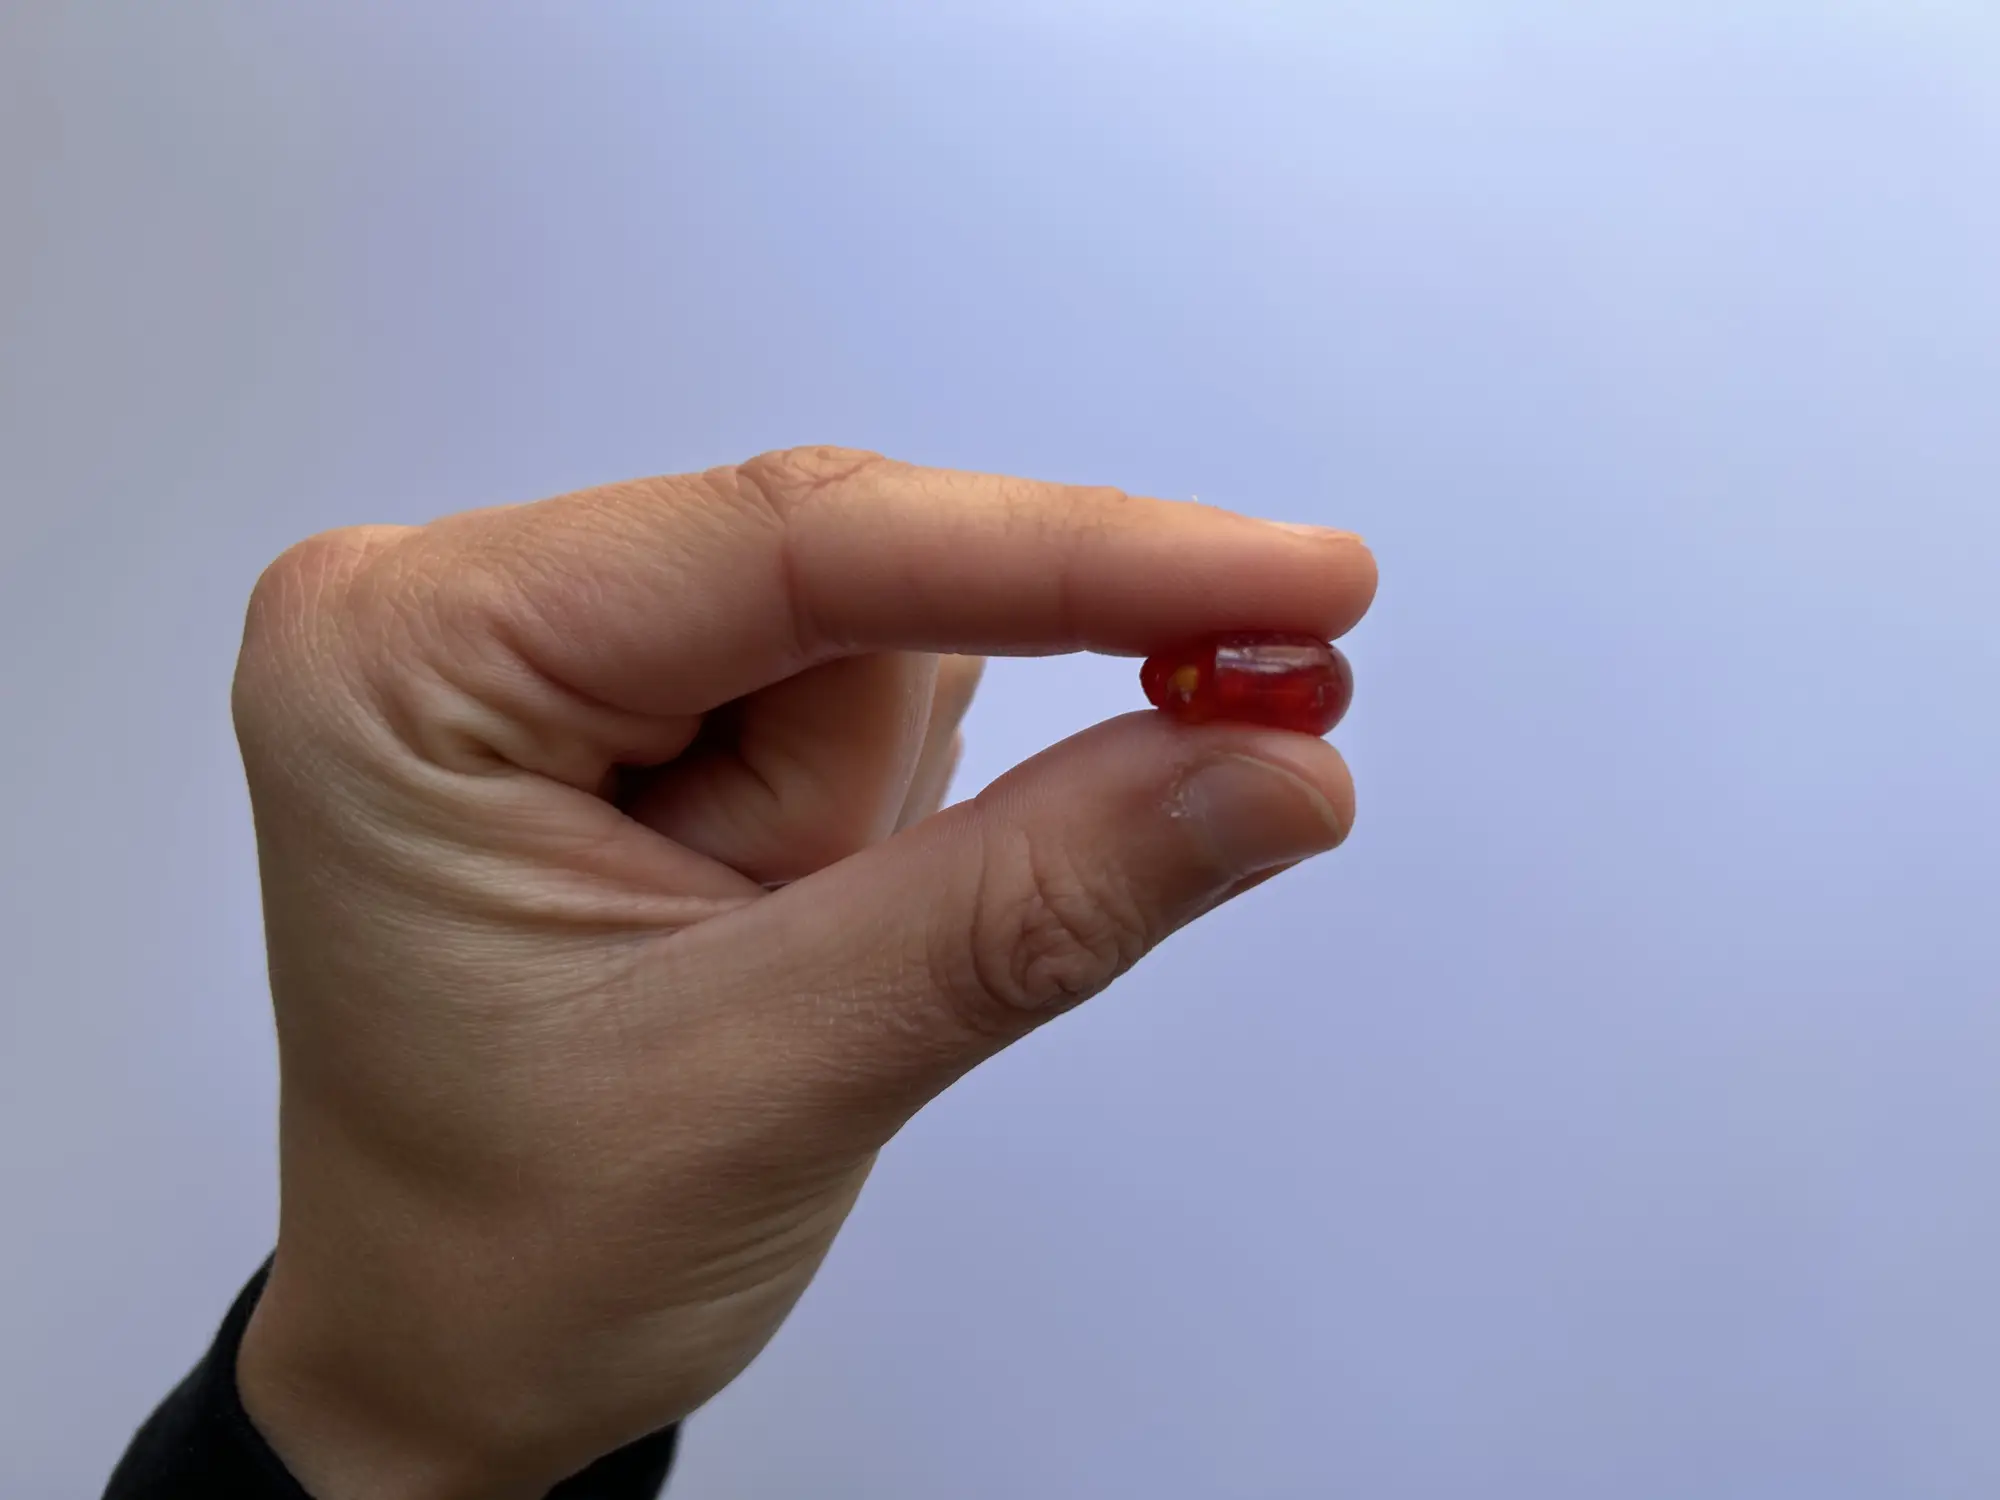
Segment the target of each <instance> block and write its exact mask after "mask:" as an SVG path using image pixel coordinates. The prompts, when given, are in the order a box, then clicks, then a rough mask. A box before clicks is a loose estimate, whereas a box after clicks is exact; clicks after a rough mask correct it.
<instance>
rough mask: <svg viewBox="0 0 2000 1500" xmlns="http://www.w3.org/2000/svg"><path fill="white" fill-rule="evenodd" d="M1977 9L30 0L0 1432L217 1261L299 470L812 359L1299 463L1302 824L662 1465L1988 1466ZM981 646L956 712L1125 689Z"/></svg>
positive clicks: (1901, 4)
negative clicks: (1318, 817)
mask: <svg viewBox="0 0 2000 1500" xmlns="http://www.w3.org/2000/svg"><path fill="white" fill-rule="evenodd" d="M1996 80H2000V12H1997V11H1995V10H1994V9H1993V8H1992V7H1991V6H1990V5H1989V4H1985V3H1975V0H1968V3H1965V4H1962V5H1952V4H1945V3H1918V0H1880V3H1873V4H1863V3H1835V0H1824V3H1814V4H1806V3H1803V0H1800V3H1764V0H1679V3H1674V4H1666V3H1662V4H1641V3H1630V4H1628V3H1598V4H1587V5H1586V4H1581V3H1579V4H1569V5H1561V4H1553V3H1535V0H1450V3H1447V0H1396V3H1394V4H1388V3H1381V4H1372V5H1362V4H1345V3H1322V4H1304V3H1298V4H1289V5H1284V4H1270V3H1251V0H1235V3H1223V0H1215V3H1210V4H1205V5H1191V4H1172V3H1153V4H1137V3H1125V4H1114V3H1109V0H1061V3H1057V0H990V3H976V4H975V3H954V4H950V5H889V4H875V3H853V4H848V3H842V4H824V3H822V4H811V5H807V4H799V5H791V6H785V5H776V4H766V3H745V0H730V3H728V4H726V5H725V4H702V5H692V4H688V5H658V4H652V5H645V4H637V3H629V4H608V3H607V4H589V5H533V4H522V3H492V0H482V3H477V4H475V3H471V0H458V3H436V0H427V3H423V4H413V5H389V4H385V3H325V0H323V3H317V4H296V5H285V6H269V5H253V4H248V3H237V4H231V3H220V0H176V3H174V4H173V5H152V6H110V5H102V4H97V5H92V4H52V3H39V0H36V3H26V4H23V3H20V0H15V3H11V4H6V5H4V6H0V215H4V225H5V227H4V233H0V512H4V515H0V519H3V520H4V526H0V639H4V640H5V642H6V643H7V647H6V650H5V651H4V652H0V704H4V709H0V713H4V732H0V777H4V787H5V791H4V794H0V943H4V953H5V959H4V964H0V1218H4V1230H0V1492H4V1493H5V1494H7V1495H9V1496H21V1497H23V1500H35V1497H45V1496H46V1497H57V1496H72V1495H74V1496H86V1495H94V1494H95V1493H96V1492H97V1490H98V1487H99V1486H101V1484H102V1482H103V1478H104V1475H105V1474H106V1473H107V1472H108V1469H109V1467H110V1465H111V1463H112V1462H113V1460H114V1458H115V1456H116V1454H117V1452H118V1451H119V1449H120V1448H121V1447H122V1445H123V1442H124V1440H125V1438H126V1436H127V1434H128V1433H129V1431H130V1430H131V1428H132V1427H133V1426H134V1425H135V1424H136V1423H137V1422H138V1421H139V1420H140V1419H141V1418H142V1416H143V1415H144V1414H145V1412H146V1411H147V1410H148V1409H149V1408H150V1406H151V1405H152V1403H153V1402H154V1401H155V1400H156V1399H157V1398H158V1397H159V1396H160V1395H161V1394H162V1393H163V1392H164V1391H165V1390H166V1389H167V1388H168V1386H170V1385H171V1384H172V1383H173V1381H174V1380H176V1379H177V1378H178V1377H179V1375H180V1374H181V1372H182V1371H183V1370H184V1369H185V1367H186V1366H187V1364H188V1363H189V1362H190V1361H191V1360H192V1359H193V1358H194V1356H195V1355H196V1353H197V1352H198V1351H199V1349H200V1348H201V1347H202V1345H203V1343H204V1341H205V1340H206V1339H207V1338H208V1336H209V1334H210V1331H211V1330H212V1328H213V1325H214V1322H215V1320H216V1318H217V1317H218V1316H219V1315H220V1313H221V1311H222V1309H223V1307H224V1306H225V1304H226V1302H227V1300H228V1298H229V1296H230V1295H231V1294H232V1293H233V1291H234V1290H235V1288H236V1287H237V1286H238V1284H239V1283H240V1281H241V1280H242V1278H243V1277H244V1276H245V1275H246V1274H247V1273H248V1272H249V1271H250V1269H251V1268H252V1267H253V1266H254V1265H255V1264H256V1262H257V1261H258V1259H259V1258H260V1257H261V1256H262V1255H263V1253H264V1251H265V1249H266V1247H267V1244H268V1241H269V1237H270V1234H271V1231H272V1223H273V1210H274V1181H273V1142H272V1111H273V1104H274V1085H273V1058H272V1048H271V1042H270V1038H269V1034H268V1024H267V1019H266V1013H265V997H264V994H263V976H262V971H261V953H260V938H259V931H258V913H257V900H256V890H255V885H254V871H253V863H252V848H251V840H250V829H249V822H248V817H247V812H246V808H245V803H244V798H243V795H242V791H241V788H240V785H239V776H238V770H237V766H236V763H235V755H234V748H233V745H232V742H231V738H230V731H229V725H228V719H227V708H226V691H227V682H228V676H229V672H230V667H231V657H232V652H233V647H234V641H235V636H236V632H237V629H238V624H239V620H240V609H241V604H242V601H243V599H244V597H245V595H246V592H247V590H248V588H249V586H250V583H251V580H252V579H253V578H254V576H255V574H256V572H257V570H258V569H259V568H260V566H261V565H262V564H263V562H264V561H266V560H267V559H268V558H269V557H270V556H271V555H273V554H275V553H276V552H277V551H279V550H280V549H281V548H282V547H283V546H284V545H285V544H287V543H288V542H290V541H292V540H294V539H296V538H297V537H299V536H301V535H304V534H306V533H308V532H311V531H314V530H317V529H320V528H322V527H326V526H330V525H335V524H341V523H346V522H354V521H363V520H417V519H421V518H424V517H428V516H431V515H436V514H439V513H442V512H446V511H450V510H454V509H458V508H461V507H465V506H469V505H475V504H484V503H491V502H496V501H503V500H514V499H526V498H532V497H535V496H538V495H541V494H545V493H550V492H553V491H556V490H561V489H567V488H571V487H575V486H579V485H583V484H587V483H591V482H595V481H600V480H608V479H612V478H618V477H623V476H627V475H631V474H635V473H645V472H654V471H662V470H675V469H682V468H688V467H695V466H702V465H707V464H711V463H716V462H722V461H727V460H730V459H735V458H740V457H745V456H748V455H749V454H751V453H753V452H756V451H758V450H760V449H762V448H766V447H771V446H775V445H781V444H788V443H793V442H802V441H834V442H842V443H849V444H855V445H862V446H870V447H875V448H879V449H882V450H885V451H889V452H892V453H895V454H897V455H899V456H904V457H909V458H913V459H919V460H923V461H927V462H932V463H940V464H951V465H958V466H964V467H975V468H991V469H1004V470H1011V471H1016V472H1021V473H1027V474H1033V475H1039V476H1046V477H1055V478H1066V479H1076V480H1088V481H1103V482H1110V483H1117V484H1120V485H1124V486H1126V487H1128V488H1132V489H1138V490H1145V491H1149V492H1153V493H1159V494H1169V495H1188V494H1198V495H1200V496H1201V497H1202V498H1203V499H1205V500H1212V501H1216V502H1220V503H1225V504H1231V505H1235V506H1238V507H1241V508H1244V509H1247V510H1252V511H1258V512H1262V513H1265V514H1271V515H1278V516H1283V517H1287V518H1292V519H1301V520H1315V521H1324V522H1329V523H1335V524H1339V525H1342V526H1348V527H1352V528H1354V529H1357V530H1360V531H1362V532H1363V533H1365V534H1366V535H1367V536H1368V537H1369V538H1370V540H1371V541H1372V542H1373V543H1374V545H1375V547H1376V549H1377V551H1378V553H1379V555H1380V557H1381V560H1382V565H1383V571H1384V575H1385V580H1386V581H1385V585H1384V588H1383V590H1382V594H1381V600H1380V604H1379V606H1378V608H1377V610H1376V612H1375V614H1374V616H1373V617H1372V618H1371V619H1370V621H1369V622H1368V623H1367V624H1366V625H1365V626H1364V627H1363V628H1362V629H1361V630H1360V631H1358V632H1357V633H1356V634H1355V635H1354V636H1353V637H1352V638H1351V641H1350V645H1351V647H1352V650H1351V654H1352V656H1353V657H1354V659H1355V661H1356V664H1357V668H1358V671H1359V673H1360V681H1361V696H1360V698H1359V700H1358V703H1357V706H1356V709H1355V712H1354V714H1353V716H1352V718H1351V720H1350V722H1349V725H1348V726H1347V727H1345V728H1343V730H1342V731H1341V732H1340V735H1339V739H1340V742H1341V744H1342V746H1343V748H1344V749H1345V750H1346V751H1347V752H1348V754H1349V757H1350V759H1351V761H1352V762H1353V765H1354V767H1355V771H1356V775H1357V778H1358V780H1359V783H1360V787H1361V793H1362V819H1361V822H1360V825H1359V827H1358V829H1357V831H1356V834H1355V836H1354V838H1353V840H1352V841H1351V843H1350V844H1349V846H1348V847H1347V848H1346V849H1345V850H1344V851H1343V852H1342V853H1341V854H1340V855H1338V856H1336V857H1334V858H1332V859H1329V860H1325V861H1321V862H1319V863H1317V864H1316V865H1315V866H1313V867H1310V868H1308V869H1306V870H1304V871H1301V872H1299V873H1297V874H1295V875H1293V876H1291V877H1288V878H1287V879H1284V880H1282V881H1279V882H1277V883H1275V884H1273V885H1270V886H1267V887H1265V888H1264V889H1262V890H1260V891H1258V892H1257V893H1255V894H1254V895H1253V896H1251V897H1249V898H1247V899H1246V900H1244V901H1243V902H1241V903H1239V904H1238V905H1236V906H1235V907H1233V908H1231V909H1229V910H1228V911H1226V912H1224V913H1221V914H1219V915H1217V916H1215V917H1213V918H1211V919H1209V920H1207V921H1205V922H1204V923H1202V924H1201V925H1200V927H1199V929H1198V930H1196V931H1191V932H1189V933H1187V934H1184V935H1182V936H1181V937H1179V938H1177V939H1175V940H1174V941H1173V942H1172V943H1170V944H1169V945H1168V946H1167V947H1166V948H1165V949H1164V950H1163V951H1162V952H1161V953H1159V954H1158V955H1156V956H1155V957H1154V958H1152V959H1150V960H1149V961H1148V962H1147V963H1146V964H1144V965H1143V966H1142V968H1141V969H1140V970H1139V971H1138V972H1137V973H1136V974H1134V975H1133V976H1132V977H1131V978H1130V979H1128V980H1127V981H1126V982H1125V983H1123V984H1122V985H1121V986H1120V987H1119V988H1118V989H1117V990H1116V991H1114V993H1113V994H1112V995H1110V996H1107V997H1105V998H1104V999H1103V1000H1101V1001H1100V1002H1098V1003H1096V1004H1095V1005H1093V1006H1091V1007H1088V1008H1087V1009H1086V1010H1085V1011H1083V1012H1081V1013H1079V1014H1077V1015H1075V1016H1073V1017H1070V1018H1068V1019H1066V1020H1065V1021H1063V1022H1062V1023H1061V1024H1060V1025H1059V1026H1057V1027H1055V1028H1052V1029H1051V1030H1050V1031H1048V1032H1046V1033H1044V1034H1042V1035H1040V1036H1038V1037H1037V1038H1035V1039H1034V1040H1032V1041H1030V1042H1029V1043H1027V1044H1026V1045H1024V1046H1022V1047H1021V1048H1019V1049H1018V1050H1017V1051H1015V1052H1014V1053H1012V1054H1010V1055H1009V1056H1007V1057H1006V1058H1004V1059H1002V1060H1000V1061H998V1062H996V1063H994V1064H993V1065H991V1066H989V1067H988V1068H986V1069H984V1070H983V1071H981V1072H980V1073H979V1074H978V1075H976V1076H975V1077H973V1078H972V1079H970V1080H969V1081H968V1082H966V1083H965V1084H964V1085H963V1086H961V1087H959V1088H957V1089H955V1090H954V1091H952V1092H951V1093H950V1094H949V1095H948V1096H947V1097H946V1098H944V1099H943V1100H941V1101H940V1102H939V1103H938V1104H937V1105H936V1106H935V1107H933V1108H932V1109H931V1110H929V1111H928V1112H927V1113H926V1114H925V1115H924V1116H923V1117H922V1118H921V1119H920V1120H919V1121H918V1122H917V1124H916V1125H915V1126H914V1127H913V1128H912V1129H911V1130H910V1131H909V1132H908V1134H907V1135H906V1137H905V1138H904V1139H903V1140H902V1141H901V1142H899V1143H898V1145H897V1146H896V1147H895V1148H893V1149H892V1150H891V1151H890V1152H889V1153H888V1155H887V1157H886V1159H885V1161H884V1163H883V1166H882V1168H881V1170H880V1172H879V1173H878V1174H877V1177H876V1179H875V1181H874V1184H873V1186H872V1187H871V1189H870V1192H869V1193H868V1195H867V1197H866V1198H865V1199H864V1201H863V1203H862V1206H861V1209H860V1211H859V1212H858V1214H857V1215H856V1217H855V1220H854V1222H853V1225H852V1228H851V1230H850V1231H849V1233H848V1234H847V1235H846V1237H845V1238H844V1239H843V1240H842V1242H841V1244H840V1245H839V1247H838V1248H837V1249H836V1251H835V1253H834V1255H833V1257H832V1259H831V1262H830V1263H829V1265H828V1267H827V1269H826V1272H825V1274H824V1276H823V1277H822V1279H821V1281H820V1282H819V1284H818V1285H817V1287H816V1289H815V1290H814V1292H813V1293H812V1294H811V1295H810V1296H809V1298H808V1299H807V1301H806V1302H805V1304H804V1305H803V1307H802V1308H801V1309H800V1311H799V1313H798V1315H797V1316H796V1318H795V1319H794V1320H793V1322H792V1323H791V1324H790V1325H789V1326H788V1327H787V1328H786V1330H785V1331H784V1333H783V1334H782V1335H781V1336H780V1338H779V1339H778V1341H777V1342H776V1344H775V1345H774V1346H773V1347H772V1348H771V1350H770V1351H769V1353H768V1354H767V1355H766V1356H765V1358H764V1359H762V1360H761V1361H760V1362H759V1363H758V1364H757V1365H756V1366H755V1368H754V1369H753V1370H752V1371H751V1372H750V1374H749V1375H748V1376H747V1377H746V1378H744V1379H743V1380H742V1381H741V1382H740V1383H739V1384H738V1385H737V1386H736V1387H734V1388H733V1389H732V1390H730V1391H729V1392H728V1393H727V1394H726V1395H725V1396H724V1397H723V1398H722V1399H720V1400H719V1401H717V1402H716V1403H715V1404H714V1405H713V1406H712V1407H711V1408H710V1409H709V1410H708V1411H706V1412H705V1413H703V1414H702V1415H700V1416H699V1417H698V1418H697V1419H696V1420H695V1422H694V1423H693V1424H692V1426H691V1429H690V1436H689V1440H688V1444H687V1447H686V1454H685V1461H684V1465H683V1468H682V1471H681V1474H680V1477H679V1479H678V1480H677V1482H676V1484H675V1485H674V1486H672V1487H670V1491H671V1494H672V1495H673V1496H674V1500H747V1497H793V1496H804V1495H811V1496H814V1497H820V1500H833V1497H849V1496H851V1497H857V1500H860V1497H866V1500H935V1497H937V1496H940V1495H950V1496H952V1497H954V1500H1013V1497H1020V1496H1026V1495H1058V1496H1071V1495H1075V1496H1083V1495H1148V1496H1159V1497H1169V1496H1172V1497H1189V1500H1194V1497H1202V1500H1209V1497H1226V1496H1246V1497H1248V1496H1254V1497H1293V1496H1297V1497H1324V1496H1327V1495H1335V1494H1340V1495H1356V1496H1397V1497H1439V1500H1444V1497H1463V1496H1469V1495H1506V1496H1516V1495H1518V1496H1533V1497H1536V1500H1568V1497H1575V1500H1599V1497H1603V1496H1607V1495H1616V1496H1619V1497H1621V1500H1652V1497H1658V1500H1669V1497H1672V1500H1680V1497H1686V1496H1690V1495H1701V1496H1703V1497H1705V1500H1729V1497H1756V1500H1769V1497H1772V1496H1812V1497H1815V1500H1827V1497H1842V1496H1854V1497H1881V1496H1897V1497H1900V1500H1927V1497H1939V1500H1944V1497H1962V1496H1970V1495H1990V1494H1994V1493H1996V1492H2000V1417H1996V1411H2000V1086H1997V1085H2000V910H1996V908H2000V868H1996V863H1997V862H2000V710H1996V707H1995V693H1996V677H2000V670H1996V669H2000V83H1996ZM1132 675H1133V674H1132V668H1131V664H1130V663H1125V662H1105V661H1096V660H1089V659H1074V660H1064V661H1037V662H1011V663H1002V664H999V665H997V666H996V668H995V670H994V671H993V673H992V674H991V677H990V679H989V688H988V691H987V693H986V696H985V699H984V701H983V702H982V704H981V705H980V706H979V707H978V708H977V709H976V710H975V713H974V715H973V719H972V722H971V725H970V731H971V745H972V749H971V756H970V760H969V762H968V764H967V766H966V768H965V771H964V774H963V777H962V786H963V787H964V788H966V789H970V788H971V787H974V786H976V785H978V784H979V783H981V782H982V781H984V780H985V779H987V778H989V777H991V776H992V775H993V774H995V773H996V772H997V771H998V770H999V769H1001V768H1002V767H1004V766H1005V765H1007V764H1010V763H1011V762H1013V761H1015V760H1016V759H1018V758H1020V757H1021V756H1023V755H1025V754H1027V753H1029V752H1030V751H1032V750H1033V749H1035V748H1038V747H1039V746H1041V745H1043V744H1046V743H1048V742H1049V741H1051V740H1053V739H1056V738H1058V737H1060V736H1061V735H1063V734H1066V733H1068V732H1070V731H1071V730H1073V729H1076V728H1079V727H1081V726H1082V725H1084V724H1085V723H1087V722H1089V721H1091V720H1092V719H1093V718H1095V717H1099V716H1102V715H1105V714H1107V713H1110V712H1114V711H1122V710H1123V709H1125V708H1127V707H1130V706H1132V705H1133V704H1134V703H1135V702H1136V701H1137V689H1136V686H1135V684H1134V682H1133V680H1132Z"/></svg>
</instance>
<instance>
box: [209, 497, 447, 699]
mask: <svg viewBox="0 0 2000 1500" xmlns="http://www.w3.org/2000/svg"><path fill="white" fill-rule="evenodd" d="M408 529H409V528H404V527H392V526H354V527H344V528H341V529H339V530H334V531H325V532H320V533H319V534H317V535H315V536H310V537H307V538H306V539H305V540H304V541H301V542H296V543H294V544H293V545H292V546H290V547H288V548H286V549H285V550H284V551H283V552H282V553H280V554H279V555H278V556H277V557H276V558H275V559H273V560H272V562H271V563H270V564H269V565H268V566H267V567H266V568H265V569H264V571H263V572H262V573H261V574H259V575H258V578H257V581H256V583H255V584H254V585H253V586H252V588H251V590H250V600H249V605H248V607H247V609H246V611H245V616H244V623H243V640H242V645H241V647H240V649H239V651H238V653H237V661H236V675H235V680H234V682H233V684H232V688H231V707H232V713H233V716H234V719H235V721H236V724H237V726H238V728H239V730H241V731H244V732H246V733H248V732H250V731H253V730H255V729H257V728H258V727H259V726H260V725H263V724H264V723H265V721H267V720H270V719H272V718H273V716H274V715H286V714H293V713H295V711H296V710H298V709H299V708H300V707H301V706H302V705H303V704H304V703H305V700H306V699H308V698H309V697H311V696H313V694H314V693H315V692H316V691H317V687H318V685H319V684H321V683H322V682H323V681H324V680H326V679H328V678H331V677H332V676H333V675H335V673H336V671H337V670H338V668H339V663H340V657H341V655H342V654H343V648H344V647H345V645H346V644H347V641H348V637H350V636H351V635H352V634H353V631H354V627H353V625H352V623H351V621H350V619H349V617H350V616H351V615H353V614H354V612H355V611H354V606H353V596H354V594H355V592H356V589H355V584H356V580H357V579H358V578H359V577H360V576H361V575H362V574H363V573H364V572H366V571H367V570H368V568H369V567H370V566H371V565H372V564H373V563H374V562H375V560H376V559H377V558H378V557H379V556H380V555H381V553H382V552H383V550H384V549H385V548H386V547H389V546H391V545H393V544H394V542H395V540H396V538H397V537H398V536H400V535H403V534H404V533H405V532H406V531H407V530H408Z"/></svg>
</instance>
